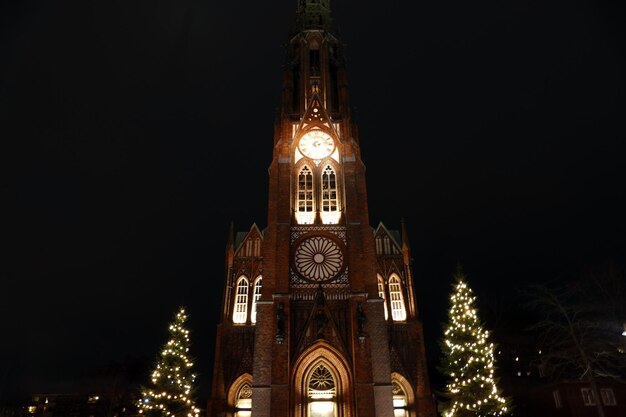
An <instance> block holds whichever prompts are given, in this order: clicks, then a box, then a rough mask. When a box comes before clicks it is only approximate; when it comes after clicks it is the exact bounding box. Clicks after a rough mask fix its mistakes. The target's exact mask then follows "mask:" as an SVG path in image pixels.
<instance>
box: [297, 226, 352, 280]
mask: <svg viewBox="0 0 626 417" xmlns="http://www.w3.org/2000/svg"><path fill="white" fill-rule="evenodd" d="M294 264H295V268H296V270H297V271H298V273H299V274H300V275H302V277H303V278H305V279H307V280H310V281H315V282H324V281H328V280H331V279H333V278H334V277H336V276H337V274H339V272H340V271H341V269H342V267H343V252H342V251H341V248H340V247H339V245H338V244H337V243H336V242H335V241H334V240H332V239H329V238H327V237H323V236H315V237H310V238H307V239H304V240H303V241H302V242H301V243H300V244H299V245H298V247H297V248H296V252H295V255H294Z"/></svg>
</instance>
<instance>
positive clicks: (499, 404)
mask: <svg viewBox="0 0 626 417" xmlns="http://www.w3.org/2000/svg"><path fill="white" fill-rule="evenodd" d="M475 301H476V297H475V296H473V295H472V290H471V289H470V288H469V287H468V286H467V284H466V282H465V276H464V275H463V274H462V273H461V272H457V273H456V283H455V284H454V288H453V291H452V293H451V294H450V310H449V311H448V323H447V325H446V327H445V330H444V338H443V340H442V342H441V349H442V354H443V356H442V361H441V365H440V370H441V371H442V372H443V374H444V375H445V376H446V379H447V384H446V390H445V392H444V393H443V396H444V397H445V398H446V400H447V401H446V403H445V405H444V407H443V410H442V411H443V416H444V417H464V416H502V415H505V414H507V413H508V412H509V411H510V405H509V403H510V400H509V399H507V398H504V397H502V396H501V395H500V392H499V390H498V388H497V387H496V379H495V378H494V371H495V359H494V353H493V352H494V344H493V343H491V342H489V332H488V331H487V330H485V329H484V328H483V326H482V325H481V323H480V320H479V318H478V314H477V311H476V306H475Z"/></svg>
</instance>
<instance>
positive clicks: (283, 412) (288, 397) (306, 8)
mask: <svg viewBox="0 0 626 417" xmlns="http://www.w3.org/2000/svg"><path fill="white" fill-rule="evenodd" d="M297 17H298V19H297V21H298V24H299V25H300V26H299V27H298V30H297V31H296V32H294V34H293V37H292V38H291V40H290V42H289V45H288V48H287V62H286V65H285V70H284V77H283V94H282V103H281V111H280V116H279V118H278V119H277V121H276V128H275V137H274V152H273V160H272V162H271V164H270V167H269V198H268V213H267V216H268V217H267V227H266V228H265V229H264V230H262V231H260V230H259V229H258V228H257V227H256V225H253V226H252V228H251V230H250V231H248V232H246V233H237V234H235V233H234V231H231V236H230V239H229V243H228V248H227V256H226V277H225V290H224V296H223V309H222V311H223V314H222V320H221V323H220V325H219V327H218V331H217V338H216V349H215V355H216V356H215V362H214V363H215V365H214V376H213V386H212V398H211V401H210V406H209V415H210V416H212V417H226V416H229V417H230V416H234V415H241V416H244V415H250V414H249V413H250V412H251V414H252V415H253V416H254V417H270V416H272V417H275V416H281V417H282V416H294V417H305V416H308V415H310V414H309V409H318V410H322V409H324V410H328V411H326V412H325V413H326V414H325V415H328V416H334V417H357V416H358V417H392V416H394V400H396V403H398V404H399V403H400V402H401V401H405V402H406V405H404V406H403V409H404V410H405V411H404V412H405V415H406V416H407V417H434V416H435V409H434V401H433V398H432V396H431V392H430V386H429V381H428V373H427V369H426V361H425V357H426V355H425V351H424V340H423V334H422V325H421V322H420V320H419V317H418V315H417V305H416V303H415V297H414V294H413V291H414V290H413V277H412V273H411V269H410V265H409V259H410V249H409V247H408V243H407V239H406V233H398V232H397V231H389V230H387V229H386V228H385V227H384V225H382V224H381V225H380V226H379V227H378V228H377V229H372V227H371V226H370V220H369V213H368V206H367V191H366V181H365V167H364V165H363V162H362V160H361V155H360V147H359V135H358V130H357V128H356V126H355V124H354V123H353V121H352V120H351V117H350V111H349V108H350V106H349V103H348V92H347V81H346V80H347V76H346V69H345V62H344V57H343V53H342V44H341V42H340V41H339V40H338V39H337V38H335V36H334V35H333V31H332V28H331V26H330V23H329V22H330V15H329V9H328V0H319V1H315V2H311V1H309V0H302V1H301V2H300V5H299V8H298V14H297ZM312 22H317V23H312ZM311 25H312V26H311ZM311 132H314V133H316V134H318V136H323V137H324V138H326V139H325V140H326V146H327V147H328V152H327V153H326V154H322V153H315V152H318V151H317V150H316V149H313V151H312V153H310V154H309V153H308V152H309V151H307V150H306V148H304V147H301V146H299V144H300V143H301V142H300V141H301V140H303V139H302V138H304V137H306V136H307V135H310V134H311ZM320 133H323V135H321V134H320ZM318 144H319V142H313V147H314V148H315V147H316V146H317V145H318ZM268 146H269V144H268ZM318 157H319V159H315V158H318ZM303 166H306V167H307V170H308V171H309V172H312V175H311V176H310V178H311V179H312V180H311V181H312V185H307V182H306V181H308V180H307V178H309V177H306V176H304V174H302V175H301V172H304V171H300V170H301V169H302V167H303ZM327 167H328V168H330V171H328V172H331V171H332V172H331V174H328V175H327V176H326V177H324V176H323V175H324V174H323V170H324V169H326V168H327ZM303 178H304V179H303ZM330 178H332V180H331V179H330ZM306 187H310V188H306ZM307 190H309V191H310V193H309V194H307ZM309 195H310V196H311V197H310V199H311V200H310V201H312V203H311V204H312V207H314V210H312V211H311V212H307V211H306V209H304V208H302V207H305V206H306V204H305V203H306V199H307V198H309V197H307V196H309ZM331 196H336V204H335V203H333V204H335V205H334V206H332V205H331V203H330V201H331V199H332V198H334V197H331ZM324 199H326V200H324ZM324 207H327V208H324ZM328 207H333V208H332V209H331V208H328ZM299 210H300V212H301V213H303V215H309V214H307V213H311V215H312V213H315V215H314V216H315V217H314V220H313V221H312V222H309V221H303V220H302V219H303V218H305V217H301V218H298V217H297V216H298V213H299ZM335 210H336V211H335ZM327 212H334V213H336V214H338V221H336V222H335V221H331V222H330V223H329V222H328V221H327V222H326V224H324V222H323V221H322V219H323V217H322V216H323V215H327ZM298 219H300V220H298ZM259 241H260V242H261V244H260V249H259V250H257V249H256V248H257V244H256V243H255V242H259ZM307 245H309V246H307ZM242 277H243V278H242ZM260 277H262V281H258V279H259V278H260ZM378 277H381V284H379V280H378ZM391 277H396V278H394V279H396V281H394V283H393V286H392V285H391V284H390V279H391ZM243 279H245V280H247V281H241V280H243ZM240 282H249V288H247V289H246V288H245V285H243V286H242V285H239V283H240ZM257 282H262V284H261V285H260V286H259V288H260V289H261V290H260V297H256V296H255V294H256V291H257V287H256V284H255V283H257ZM381 288H384V290H383V291H382V293H380V289H381ZM379 293H380V294H379ZM381 295H382V296H381ZM253 309H256V316H253V315H252V313H251V312H252V310H253ZM385 309H386V310H387V318H385ZM400 310H402V311H400ZM242 311H245V312H246V313H245V314H247V319H246V320H245V321H243V322H242V321H241V319H239V318H238V319H237V320H234V317H235V316H234V314H236V312H238V313H237V314H239V315H240V316H241V314H244V313H242ZM399 311H400V312H399ZM402 312H403V314H404V315H402ZM394 314H395V315H396V316H394ZM238 317H239V316H238ZM253 317H256V321H255V322H254V320H253ZM394 317H396V320H394ZM398 317H400V318H398ZM234 321H237V322H234ZM394 375H395V376H394ZM245 384H250V386H251V387H252V394H251V401H250V399H249V396H248V394H247V390H245V389H244V388H242V387H245ZM394 387H395V388H394ZM398 387H400V388H398ZM316 407H317V408H316ZM397 412H399V410H398V411H397Z"/></svg>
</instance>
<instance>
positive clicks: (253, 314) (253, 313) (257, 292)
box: [250, 276, 263, 323]
mask: <svg viewBox="0 0 626 417" xmlns="http://www.w3.org/2000/svg"><path fill="white" fill-rule="evenodd" d="M262 281H263V278H261V277H260V276H259V277H258V278H257V279H256V281H254V292H253V293H252V297H253V298H252V311H251V312H250V321H251V322H252V323H256V302H257V301H259V299H260V298H261V282H262Z"/></svg>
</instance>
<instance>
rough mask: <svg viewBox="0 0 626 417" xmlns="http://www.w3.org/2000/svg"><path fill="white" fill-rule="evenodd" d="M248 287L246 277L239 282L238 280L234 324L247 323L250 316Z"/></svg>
mask: <svg viewBox="0 0 626 417" xmlns="http://www.w3.org/2000/svg"><path fill="white" fill-rule="evenodd" d="M248 287H249V283H248V279H247V278H246V277H240V278H239V280H237V285H236V292H235V309H234V312H233V323H236V324H245V323H246V319H247V316H248Z"/></svg>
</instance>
